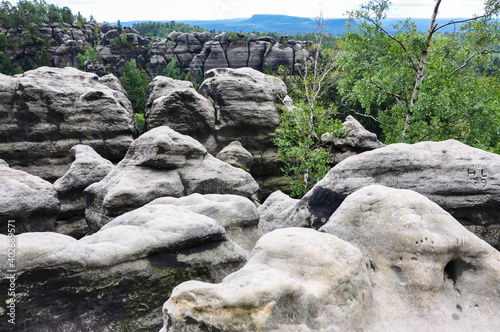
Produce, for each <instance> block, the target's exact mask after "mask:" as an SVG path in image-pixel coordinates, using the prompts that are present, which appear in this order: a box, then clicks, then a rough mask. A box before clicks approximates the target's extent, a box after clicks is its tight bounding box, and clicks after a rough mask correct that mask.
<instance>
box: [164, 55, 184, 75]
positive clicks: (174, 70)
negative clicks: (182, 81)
mask: <svg viewBox="0 0 500 332" xmlns="http://www.w3.org/2000/svg"><path fill="white" fill-rule="evenodd" d="M180 72H181V70H180V69H179V67H177V60H176V59H175V56H174V57H172V60H170V62H169V63H168V65H167V77H171V78H173V79H175V80H176V79H177V78H178V77H179V74H180Z"/></svg>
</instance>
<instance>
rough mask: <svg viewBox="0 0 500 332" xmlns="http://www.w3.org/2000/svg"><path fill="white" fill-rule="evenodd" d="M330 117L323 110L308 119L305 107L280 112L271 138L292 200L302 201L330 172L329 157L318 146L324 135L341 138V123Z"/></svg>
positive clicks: (316, 110) (309, 110)
mask: <svg viewBox="0 0 500 332" xmlns="http://www.w3.org/2000/svg"><path fill="white" fill-rule="evenodd" d="M331 115H332V114H331V112H327V111H326V109H325V108H323V107H316V108H314V110H313V114H312V117H311V109H310V108H309V106H307V105H305V104H297V105H295V106H294V108H293V109H288V108H285V109H284V111H283V114H282V115H281V120H280V125H279V126H278V128H277V129H276V131H275V132H274V133H272V134H271V135H272V141H273V143H274V144H275V145H276V146H277V147H278V151H279V153H280V160H281V161H282V162H283V164H284V165H285V166H284V167H283V168H282V169H281V171H282V172H283V174H284V175H285V177H286V178H287V179H288V180H289V181H290V184H291V196H292V197H302V196H303V195H304V194H305V193H306V192H307V191H309V189H311V188H312V186H313V185H314V184H316V182H318V181H319V180H321V179H322V178H323V177H324V176H325V175H326V173H327V172H328V171H329V170H330V166H329V164H328V159H329V156H330V154H329V152H328V151H327V150H325V148H324V147H322V146H320V139H319V138H321V136H322V135H323V134H325V133H331V134H332V135H334V136H337V137H338V136H342V135H343V134H344V130H343V126H342V123H341V122H340V121H339V120H334V119H333V118H332V116H331Z"/></svg>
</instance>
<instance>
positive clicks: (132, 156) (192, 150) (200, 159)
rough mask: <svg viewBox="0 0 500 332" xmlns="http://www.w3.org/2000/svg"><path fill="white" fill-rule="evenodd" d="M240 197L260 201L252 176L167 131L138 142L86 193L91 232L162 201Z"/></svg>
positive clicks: (151, 133) (156, 131)
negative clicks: (197, 196)
mask: <svg viewBox="0 0 500 332" xmlns="http://www.w3.org/2000/svg"><path fill="white" fill-rule="evenodd" d="M193 193H200V194H236V195H241V196H244V197H249V198H250V197H252V199H256V196H257V195H258V193H259V186H258V184H257V183H256V182H255V180H254V179H253V178H252V177H251V176H250V174H248V173H247V172H245V171H243V170H241V169H238V168H235V167H232V166H230V165H229V164H226V163H224V162H222V161H220V160H218V159H216V158H215V157H213V156H211V155H210V154H208V153H207V150H206V149H205V147H203V145H201V143H199V142H198V141H196V140H194V139H193V138H191V137H189V136H186V135H182V134H179V133H177V132H175V131H174V130H172V129H170V128H168V127H158V128H155V129H152V130H150V131H148V132H147V133H145V134H143V135H142V136H140V137H139V138H138V139H136V140H135V141H134V142H133V143H132V145H131V146H130V148H129V151H128V153H127V155H126V156H125V158H124V159H123V160H122V161H121V162H120V163H119V164H118V165H117V166H116V168H115V169H114V170H113V171H111V172H110V173H109V174H108V175H107V176H106V177H105V178H104V179H103V180H101V181H100V182H98V183H95V184H93V185H91V186H89V187H88V188H87V189H86V190H85V194H86V197H87V202H88V204H87V210H86V211H85V216H86V220H87V224H88V225H89V228H90V232H95V231H97V230H99V229H100V228H101V227H102V226H103V225H105V224H106V223H107V222H108V221H110V220H111V219H113V218H114V217H117V216H119V215H121V214H123V213H125V212H127V211H130V210H132V209H134V208H138V207H140V206H143V205H145V204H147V203H149V202H151V201H153V200H154V199H155V198H159V197H163V196H172V197H181V196H186V195H190V194H193Z"/></svg>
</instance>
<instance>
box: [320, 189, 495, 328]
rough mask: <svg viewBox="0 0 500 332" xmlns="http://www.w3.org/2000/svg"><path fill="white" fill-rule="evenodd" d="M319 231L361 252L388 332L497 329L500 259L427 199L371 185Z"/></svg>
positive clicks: (347, 203) (375, 304) (348, 202)
mask: <svg viewBox="0 0 500 332" xmlns="http://www.w3.org/2000/svg"><path fill="white" fill-rule="evenodd" d="M320 231H322V232H327V233H330V234H333V235H335V236H338V237H339V238H341V239H342V240H344V241H347V242H349V243H351V244H352V245H354V246H356V247H357V248H359V249H360V250H361V252H362V253H363V255H364V257H365V261H366V264H367V266H369V268H370V270H369V276H370V279H371V284H372V285H373V299H374V307H375V308H377V317H378V320H379V321H380V322H381V323H382V324H383V325H382V329H381V330H382V331H397V330H405V331H424V330H425V331H450V330H458V331H472V330H477V331H491V330H495V329H496V326H498V324H500V318H499V317H498V315H497V314H496V312H497V308H498V307H499V306H500V290H499V289H498V287H497V286H496V285H498V282H499V280H500V253H499V252H498V251H496V250H495V249H494V248H492V247H491V246H490V245H488V244H487V243H486V242H484V241H482V240H480V239H479V238H478V237H477V236H475V235H474V234H472V233H470V232H469V231H467V229H465V228H464V227H463V226H462V225H460V223H458V222H457V221H456V220H455V219H454V218H453V217H452V216H451V215H450V214H448V213H447V212H446V211H444V210H443V209H442V208H441V207H439V206H438V205H437V204H435V203H433V202H431V201H430V200H429V199H428V198H426V197H424V196H422V195H420V194H418V193H416V192H413V191H410V190H401V189H393V188H388V187H383V186H378V185H374V186H368V187H365V188H363V189H360V190H359V191H356V192H355V193H353V194H352V195H350V196H349V197H347V198H346V200H345V201H344V202H343V203H342V205H341V206H340V207H339V208H338V209H337V211H335V213H334V214H333V215H332V216H331V217H330V219H329V220H328V222H327V223H326V224H325V225H324V226H323V227H322V228H321V229H320ZM349 330H352V329H349ZM368 330H370V329H368Z"/></svg>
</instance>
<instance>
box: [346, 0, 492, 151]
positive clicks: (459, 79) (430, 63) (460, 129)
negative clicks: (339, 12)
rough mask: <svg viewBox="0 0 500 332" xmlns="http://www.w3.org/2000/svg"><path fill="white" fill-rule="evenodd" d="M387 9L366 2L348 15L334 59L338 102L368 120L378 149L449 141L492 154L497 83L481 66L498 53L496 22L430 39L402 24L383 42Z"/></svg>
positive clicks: (430, 35)
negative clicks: (380, 144)
mask: <svg viewBox="0 0 500 332" xmlns="http://www.w3.org/2000/svg"><path fill="white" fill-rule="evenodd" d="M388 6H389V2H388V1H387V0H381V1H369V2H368V3H367V4H365V5H363V6H361V8H360V9H359V10H358V11H354V12H352V13H350V19H351V21H350V25H349V26H348V28H349V31H348V33H347V34H346V38H345V40H344V41H340V42H339V48H340V53H339V56H338V57H337V59H336V65H337V66H338V67H339V68H340V71H341V73H342V74H341V79H340V81H339V83H338V89H339V92H340V94H341V95H342V96H343V100H342V103H343V104H346V105H349V107H351V108H352V109H356V108H357V107H360V108H361V109H362V110H361V111H360V113H363V114H364V115H365V116H369V117H372V118H374V119H376V121H378V123H379V125H380V127H381V128H382V130H383V133H384V137H383V138H382V139H383V140H384V141H385V143H394V142H408V143H414V142H418V141H422V140H437V141H439V140H444V139H449V138H454V139H458V140H460V141H462V142H464V143H467V144H470V145H473V146H478V147H483V148H489V149H494V148H495V146H496V142H497V141H498V136H499V131H500V119H499V113H500V108H499V103H498V96H499V94H500V77H499V76H498V75H494V72H495V71H491V72H489V73H485V72H484V71H482V70H481V66H484V64H485V63H488V61H489V60H490V59H491V55H490V54H491V52H494V51H495V50H497V49H498V44H499V43H500V37H499V36H500V33H499V27H498V25H499V24H498V21H497V20H495V19H492V18H491V17H490V16H485V17H482V18H478V19H473V20H471V21H469V22H467V23H466V24H464V25H462V27H461V28H460V29H461V32H462V34H458V33H457V34H437V33H436V31H438V29H439V26H435V27H434V28H433V29H431V30H429V31H427V32H425V33H424V32H421V31H419V30H418V29H417V28H416V25H415V23H414V22H413V21H411V20H406V21H402V22H399V23H398V24H396V25H395V26H394V28H395V29H396V30H397V34H395V35H391V34H389V33H388V32H387V31H384V30H383V29H381V26H382V23H383V20H384V18H385V13H386V11H387V10H388V8H389V7H388ZM419 63H420V64H419ZM483 68H484V67H483ZM420 74H421V75H420Z"/></svg>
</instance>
